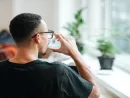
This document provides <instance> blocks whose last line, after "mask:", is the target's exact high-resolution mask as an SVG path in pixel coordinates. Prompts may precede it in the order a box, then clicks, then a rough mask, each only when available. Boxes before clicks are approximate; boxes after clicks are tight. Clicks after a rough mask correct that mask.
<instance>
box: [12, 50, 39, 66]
mask: <svg viewBox="0 0 130 98" xmlns="http://www.w3.org/2000/svg"><path fill="white" fill-rule="evenodd" d="M37 59H38V52H37V51H36V50H34V49H28V48H18V49H17V53H16V55H15V56H14V57H13V58H11V59H10V60H9V61H10V62H14V63H20V64H25V63H28V62H31V61H34V60H37Z"/></svg>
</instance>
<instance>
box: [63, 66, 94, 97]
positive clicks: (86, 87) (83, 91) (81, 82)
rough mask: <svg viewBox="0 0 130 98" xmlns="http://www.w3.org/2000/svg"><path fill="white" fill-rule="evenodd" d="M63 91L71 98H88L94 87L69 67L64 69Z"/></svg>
mask: <svg viewBox="0 0 130 98" xmlns="http://www.w3.org/2000/svg"><path fill="white" fill-rule="evenodd" d="M62 79H63V82H62V85H61V91H62V92H63V93H64V95H66V96H69V98H88V96H89V95H90V93H91V91H92V88H93V85H92V84H91V83H90V82H88V81H87V80H85V79H83V78H82V77H81V76H80V75H78V74H77V73H76V72H75V71H73V70H72V69H71V68H69V67H65V68H64V75H63V78H62Z"/></svg>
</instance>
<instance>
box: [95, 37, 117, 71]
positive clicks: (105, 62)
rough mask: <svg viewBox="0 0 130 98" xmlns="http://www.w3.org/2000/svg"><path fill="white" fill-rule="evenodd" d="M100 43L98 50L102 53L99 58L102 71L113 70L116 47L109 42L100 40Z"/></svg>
mask: <svg viewBox="0 0 130 98" xmlns="http://www.w3.org/2000/svg"><path fill="white" fill-rule="evenodd" d="M97 42H98V50H99V51H100V52H101V53H102V55H101V56H99V57H98V59H99V63H100V66H101V69H109V70H110V69H112V65H113V61H114V59H115V57H114V54H115V46H114V45H113V43H112V42H111V41H109V40H105V39H100V40H98V41H97Z"/></svg>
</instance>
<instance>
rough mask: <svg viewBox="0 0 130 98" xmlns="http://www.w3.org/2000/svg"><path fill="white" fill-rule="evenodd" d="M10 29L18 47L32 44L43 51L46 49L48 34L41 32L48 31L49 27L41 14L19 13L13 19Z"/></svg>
mask: <svg viewBox="0 0 130 98" xmlns="http://www.w3.org/2000/svg"><path fill="white" fill-rule="evenodd" d="M9 29H10V33H11V34H12V36H13V38H14V40H15V42H16V45H17V46H18V47H19V46H20V47H25V46H28V45H31V46H36V47H37V48H38V51H39V52H41V53H43V52H45V51H46V49H47V44H48V38H47V34H46V33H40V32H47V31H48V28H47V25H46V23H45V22H44V21H43V20H42V18H41V16H39V15H37V14H32V13H22V14H19V15H17V16H16V17H14V18H13V19H12V20H11V22H10V25H9ZM33 35H35V36H33ZM32 36H33V37H32ZM24 45H25V46H24Z"/></svg>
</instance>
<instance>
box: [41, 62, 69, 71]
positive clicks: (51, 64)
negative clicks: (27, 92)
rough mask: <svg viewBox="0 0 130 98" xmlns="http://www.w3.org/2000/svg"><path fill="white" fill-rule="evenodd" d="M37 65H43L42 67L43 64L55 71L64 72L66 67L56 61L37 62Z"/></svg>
mask: <svg viewBox="0 0 130 98" xmlns="http://www.w3.org/2000/svg"><path fill="white" fill-rule="evenodd" d="M39 63H40V64H41V65H43V66H44V64H45V65H47V66H46V67H49V68H55V69H57V70H64V69H65V68H66V67H67V65H66V64H64V63H62V62H58V61H55V62H45V61H42V60H39Z"/></svg>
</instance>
